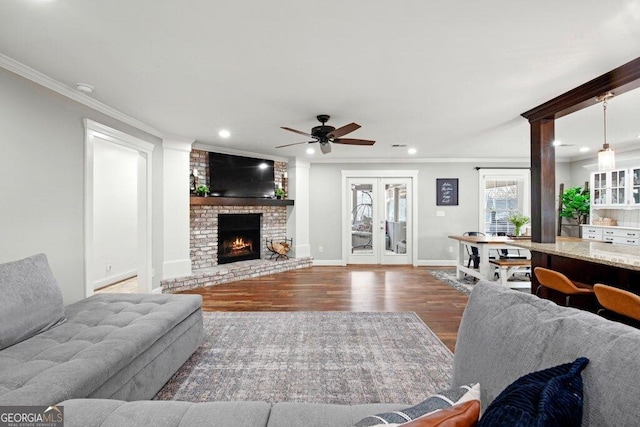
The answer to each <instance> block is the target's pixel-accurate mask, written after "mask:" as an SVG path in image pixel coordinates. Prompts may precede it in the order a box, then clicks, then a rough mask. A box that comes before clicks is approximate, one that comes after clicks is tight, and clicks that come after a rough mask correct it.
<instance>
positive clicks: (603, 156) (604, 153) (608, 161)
mask: <svg viewBox="0 0 640 427" xmlns="http://www.w3.org/2000/svg"><path fill="white" fill-rule="evenodd" d="M611 98H613V93H611V92H609V93H607V94H606V95H602V96H599V97H597V98H596V100H597V101H598V102H600V101H602V110H603V117H604V127H603V129H604V144H602V148H601V149H600V150H599V151H598V170H601V171H610V170H613V169H615V168H616V154H615V152H614V151H613V149H612V148H611V147H610V146H609V143H608V142H607V101H608V100H609V99H611Z"/></svg>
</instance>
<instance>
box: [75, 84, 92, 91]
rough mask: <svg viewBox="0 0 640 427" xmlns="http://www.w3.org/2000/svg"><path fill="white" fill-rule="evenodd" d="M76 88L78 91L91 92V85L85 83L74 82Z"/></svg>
mask: <svg viewBox="0 0 640 427" xmlns="http://www.w3.org/2000/svg"><path fill="white" fill-rule="evenodd" d="M76 89H78V90H79V91H80V92H84V93H91V92H93V86H91V85H90V84H87V83H76Z"/></svg>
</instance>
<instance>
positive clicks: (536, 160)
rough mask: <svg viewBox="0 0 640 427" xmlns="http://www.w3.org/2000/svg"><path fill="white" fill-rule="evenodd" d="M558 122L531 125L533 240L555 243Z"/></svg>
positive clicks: (548, 121)
mask: <svg viewBox="0 0 640 427" xmlns="http://www.w3.org/2000/svg"><path fill="white" fill-rule="evenodd" d="M554 125H555V120H554V119H540V120H535V121H532V122H531V240H532V241H533V242H538V243H555V241H556V230H555V216H556V206H555V205H556V198H555V194H556V190H555V189H556V151H555V147H554V146H553V140H554V139H555V126H554Z"/></svg>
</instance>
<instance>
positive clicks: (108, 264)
mask: <svg viewBox="0 0 640 427" xmlns="http://www.w3.org/2000/svg"><path fill="white" fill-rule="evenodd" d="M112 269H113V265H111V263H110V262H108V263H107V271H111V270H112Z"/></svg>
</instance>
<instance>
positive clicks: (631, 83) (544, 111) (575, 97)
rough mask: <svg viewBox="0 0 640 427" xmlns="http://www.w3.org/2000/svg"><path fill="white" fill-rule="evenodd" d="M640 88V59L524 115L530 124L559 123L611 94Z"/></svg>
mask: <svg viewBox="0 0 640 427" xmlns="http://www.w3.org/2000/svg"><path fill="white" fill-rule="evenodd" d="M638 87H640V58H636V59H634V60H633V61H630V62H627V63H626V64H624V65H621V66H620V67H618V68H616V69H614V70H612V71H609V72H608V73H605V74H603V75H601V76H599V77H596V78H595V79H593V80H591V81H588V82H587V83H585V84H582V85H580V86H578V87H576V88H574V89H571V90H570V91H568V92H565V93H563V94H562V95H560V96H557V97H555V98H553V99H552V100H550V101H547V102H545V103H544V104H541V105H538V106H537V107H535V108H532V109H531V110H529V111H526V112H524V113H522V114H521V115H522V117H524V118H525V119H527V120H529V122H532V121H537V120H542V119H557V118H560V117H562V116H566V115H567V114H571V113H573V112H575V111H578V110H581V109H583V108H586V107H589V106H591V105H595V104H597V103H598V102H597V101H596V97H597V96H600V95H604V94H605V93H607V92H614V94H615V95H620V94H622V93H625V92H628V91H630V90H633V89H636V88H638Z"/></svg>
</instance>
